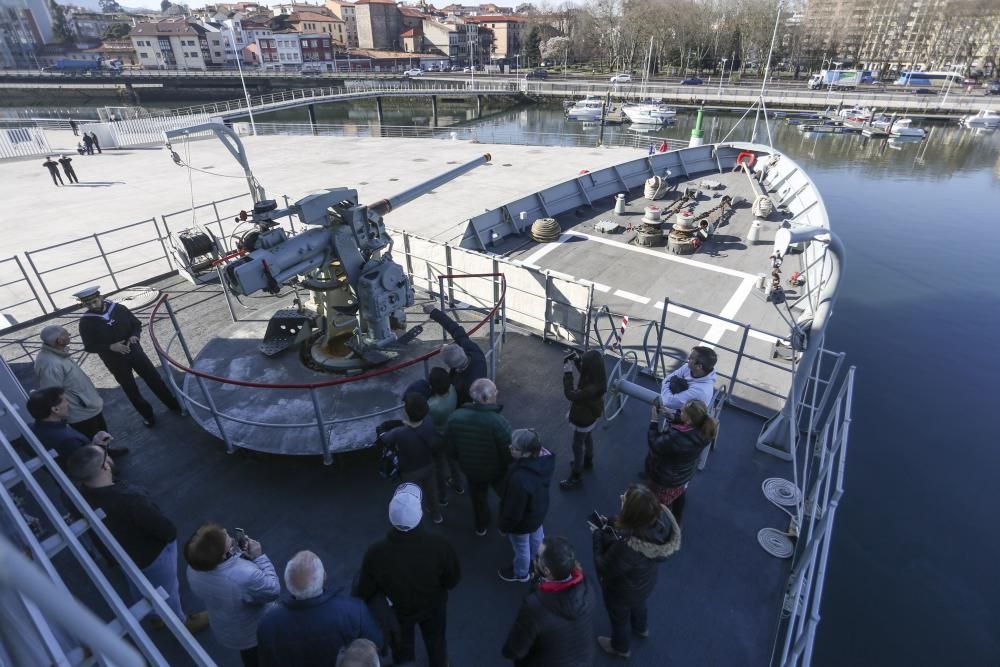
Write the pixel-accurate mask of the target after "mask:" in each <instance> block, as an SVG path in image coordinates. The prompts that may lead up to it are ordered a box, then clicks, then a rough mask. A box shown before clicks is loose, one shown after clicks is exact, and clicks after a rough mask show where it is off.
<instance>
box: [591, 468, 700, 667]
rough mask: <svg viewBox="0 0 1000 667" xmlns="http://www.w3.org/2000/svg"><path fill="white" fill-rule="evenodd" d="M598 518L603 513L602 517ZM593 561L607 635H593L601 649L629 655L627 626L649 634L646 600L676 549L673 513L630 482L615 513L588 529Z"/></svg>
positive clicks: (678, 541)
mask: <svg viewBox="0 0 1000 667" xmlns="http://www.w3.org/2000/svg"><path fill="white" fill-rule="evenodd" d="M602 518H603V517H602ZM591 530H592V531H593V542H594V565H595V566H596V568H597V578H598V581H600V583H601V592H602V593H603V594H604V608H605V609H606V610H607V612H608V618H609V619H610V620H611V636H610V637H598V638H597V643H598V645H599V646H600V647H601V649H603V650H604V651H605V652H606V653H609V654H611V655H614V656H618V657H620V658H627V657H629V651H630V649H629V625H630V624H631V628H632V632H633V633H635V634H636V635H638V636H640V637H648V636H649V618H648V614H647V612H646V600H647V599H649V596H650V595H651V594H652V592H653V589H654V588H656V579H657V572H658V565H659V564H660V563H662V562H663V561H664V560H666V559H667V557H668V556H671V555H673V554H674V553H675V552H676V551H677V550H678V549H680V547H681V531H680V527H679V526H678V525H677V522H676V521H675V520H674V517H673V515H672V514H671V513H670V510H668V509H667V508H666V507H664V506H663V505H661V504H660V502H659V501H658V500H657V499H656V496H655V495H653V492H652V491H650V490H649V489H647V488H646V487H644V486H640V485H633V486H630V487H629V488H628V489H627V490H626V491H625V493H624V494H623V495H622V509H621V512H620V513H619V514H618V516H616V517H612V518H611V519H604V521H603V522H602V525H599V526H596V527H595V526H593V525H592V527H591Z"/></svg>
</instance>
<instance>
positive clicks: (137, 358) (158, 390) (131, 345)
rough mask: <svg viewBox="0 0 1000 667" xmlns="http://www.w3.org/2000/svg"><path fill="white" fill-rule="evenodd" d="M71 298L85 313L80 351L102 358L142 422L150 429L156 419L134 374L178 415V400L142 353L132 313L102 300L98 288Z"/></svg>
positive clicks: (86, 290)
mask: <svg viewBox="0 0 1000 667" xmlns="http://www.w3.org/2000/svg"><path fill="white" fill-rule="evenodd" d="M73 296H75V297H76V298H77V299H79V300H80V302H81V303H83V305H84V306H85V307H86V308H87V312H85V313H84V314H83V315H82V316H81V317H80V339H81V340H82V341H83V349H84V350H86V351H87V352H96V353H97V355H98V356H99V357H100V358H101V361H103V362H104V365H105V366H106V367H107V369H108V370H109V371H111V375H113V376H114V378H115V380H117V381H118V384H119V385H120V386H121V388H122V391H124V392H125V395H126V396H127V397H128V400H129V401H131V403H132V406H133V407H135V409H136V411H138V413H139V414H140V415H142V423H143V424H145V425H146V426H152V425H153V424H155V423H156V418H155V417H154V415H153V406H151V405H150V404H149V403H148V402H147V401H146V399H144V398H143V397H142V394H140V393H139V387H138V385H136V382H135V376H134V375H133V373H138V374H139V377H141V378H142V379H143V381H145V383H146V386H148V387H149V388H150V389H152V390H153V393H154V394H156V396H157V398H159V399H160V401H162V402H163V404H164V405H165V406H167V407H168V408H170V409H171V410H173V411H174V412H180V411H181V406H180V404H179V403H178V402H177V399H176V398H174V395H173V394H172V393H170V389H168V388H167V385H166V383H165V382H164V381H163V378H161V377H160V374H159V372H157V370H156V367H155V366H153V363H152V362H151V361H150V360H149V357H147V356H146V353H145V352H143V350H142V345H141V344H140V343H139V334H140V333H142V324H140V323H139V320H138V318H136V316H135V315H133V314H132V311H130V310H129V309H128V308H126V307H125V306H123V305H121V304H120V303H114V302H112V301H108V300H107V299H105V298H104V297H102V296H101V292H100V289H99V288H98V287H88V288H87V289H84V290H80V291H79V292H77V293H76V294H74V295H73Z"/></svg>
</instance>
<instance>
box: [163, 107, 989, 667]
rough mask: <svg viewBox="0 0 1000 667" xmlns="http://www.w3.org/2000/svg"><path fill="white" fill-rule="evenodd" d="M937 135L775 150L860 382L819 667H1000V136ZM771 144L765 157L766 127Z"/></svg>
mask: <svg viewBox="0 0 1000 667" xmlns="http://www.w3.org/2000/svg"><path fill="white" fill-rule="evenodd" d="M175 106H183V103H182V102H179V103H177V104H176V105H175ZM425 106H426V108H425ZM386 109H387V111H386V117H385V123H386V124H390V125H414V124H415V125H427V124H428V123H429V116H430V104H429V102H428V103H426V105H424V104H423V103H419V105H418V106H414V105H411V106H406V104H405V103H400V102H390V101H387V103H386ZM439 111H440V115H439V124H441V125H474V126H478V127H481V128H483V130H484V131H485V130H486V129H489V130H490V131H491V132H492V133H493V134H494V135H495V136H505V137H507V136H509V137H517V136H518V135H519V133H520V134H524V135H529V134H541V133H545V134H552V135H557V134H565V133H572V134H577V135H586V136H588V137H593V141H594V144H595V145H596V143H597V140H598V136H599V134H600V133H601V128H600V127H599V126H596V125H594V126H587V125H583V124H580V123H570V122H568V121H566V120H565V118H564V116H563V113H562V110H561V108H559V107H554V106H549V107H527V108H516V109H510V110H506V111H497V112H495V113H487V114H486V115H485V116H484V117H483V118H482V119H479V120H476V119H473V118H472V115H473V114H472V112H471V110H469V109H467V108H463V107H461V106H460V105H456V106H455V107H454V108H451V107H448V106H447V105H445V106H443V107H442V108H441V109H439ZM487 111H490V110H489V109H487ZM305 116H306V112H305V110H297V111H294V112H284V113H280V114H269V115H266V116H262V117H258V119H257V121H258V122H263V123H303V122H306V118H305ZM374 118H375V110H374V105H373V104H364V103H360V104H356V105H339V106H328V107H322V108H320V109H319V117H318V121H319V122H320V123H330V124H362V125H368V124H372V123H374V122H375V120H374ZM738 118H739V114H732V113H716V114H713V115H710V116H709V117H708V118H707V119H706V123H705V130H706V132H705V142H706V143H709V142H713V141H720V140H722V139H724V138H725V137H727V136H729V139H731V140H746V139H749V133H750V128H751V127H752V125H753V118H752V117H750V118H748V119H747V120H745V121H744V122H743V124H742V125H741V126H740V127H739V128H737V129H736V130H735V131H734V132H733V133H732V134H731V135H730V134H729V132H730V130H731V129H732V128H733V126H734V125H735V124H736V121H737V120H738ZM693 122H694V119H693V115H692V114H689V113H686V112H682V113H681V114H679V116H678V119H677V122H676V123H675V124H674V125H672V126H668V127H665V128H661V129H659V130H654V131H651V132H644V133H636V132H635V130H634V129H632V128H629V127H628V126H627V125H626V126H619V127H606V128H604V137H605V139H606V140H607V141H608V142H609V143H613V142H615V141H616V138H617V137H619V136H622V135H636V134H639V136H642V137H648V140H649V143H650V144H652V145H657V144H658V143H659V141H660V140H661V138H662V137H673V138H678V139H686V138H687V137H688V136H690V130H691V127H692V126H693ZM914 125H920V123H919V122H915V123H914ZM924 127H926V128H927V129H928V130H929V131H930V135H929V137H928V138H927V139H926V140H924V141H917V142H913V143H909V142H908V143H902V142H898V141H895V140H893V141H886V140H882V139H869V138H865V137H862V136H860V135H813V134H808V133H802V132H800V131H799V130H798V129H797V128H795V127H793V126H789V125H786V124H785V123H784V122H781V121H779V120H771V121H770V130H771V132H772V136H773V142H774V145H775V147H776V148H778V149H780V150H781V151H783V152H784V153H786V154H788V155H789V156H790V157H791V158H792V159H794V160H796V161H797V162H798V163H799V164H800V165H801V166H802V167H804V168H805V170H806V171H807V172H808V173H809V175H810V177H811V178H812V179H813V181H814V182H815V183H816V184H817V186H818V188H819V191H820V192H821V194H822V196H823V198H824V200H825V203H826V206H827V211H828V213H829V217H830V220H831V225H832V228H833V229H834V231H835V232H836V233H837V234H838V235H839V236H840V237H841V239H842V240H843V242H844V244H845V246H846V247H847V251H848V256H847V257H848V260H847V261H848V263H847V267H846V272H845V276H844V280H843V283H842V286H841V292H840V297H839V301H838V304H837V308H836V315H835V317H834V318H833V322H832V326H831V330H830V331H829V334H828V338H827V346H828V347H829V348H831V349H833V350H839V351H844V352H846V353H847V358H848V361H849V363H850V364H853V365H856V366H857V367H858V374H857V378H856V384H855V394H854V421H853V424H852V426H851V439H850V449H849V453H848V457H847V474H846V486H847V492H846V494H845V496H844V499H843V501H842V503H841V506H840V509H839V513H838V517H837V523H836V526H835V528H834V540H833V547H832V550H831V554H830V565H829V569H828V576H827V580H826V586H825V591H824V599H823V606H822V609H821V615H822V621H821V623H820V626H819V627H820V629H819V636H818V641H817V648H816V652H815V654H814V664H816V665H821V666H837V667H839V666H844V665H859V666H861V665H937V664H949V665H951V664H956V665H969V666H978V665H983V666H986V665H998V664H1000V635H998V633H997V631H996V630H997V627H998V622H1000V611H998V609H1000V605H998V602H997V601H998V600H1000V578H998V577H996V576H995V574H994V568H995V567H996V563H998V562H1000V535H998V533H997V532H996V531H995V530H994V529H991V528H990V526H991V525H994V524H993V523H992V520H993V518H994V511H995V508H996V506H997V491H996V488H997V487H996V484H995V478H996V476H997V471H998V470H1000V448H998V447H997V446H996V442H995V441H994V440H993V437H995V436H993V435H991V434H992V428H993V425H994V422H993V419H992V418H991V417H990V414H991V408H989V405H990V404H992V401H993V400H996V398H995V395H996V392H995V391H994V389H993V382H994V381H995V380H996V377H997V375H998V372H1000V346H998V345H997V344H996V342H995V340H994V339H995V337H996V332H997V331H1000V262H998V261H997V258H996V256H995V255H996V253H997V251H998V249H1000V225H998V224H997V221H998V219H1000V217H998V211H1000V132H996V133H992V134H991V133H981V132H976V131H972V130H966V129H962V128H959V127H957V126H955V125H954V124H936V125H935V124H926V125H924ZM758 141H759V142H761V143H766V142H767V132H766V130H765V128H764V126H763V124H762V125H761V126H760V127H759V128H758ZM431 145H432V144H430V143H429V144H428V146H429V147H430V146H431ZM581 168H586V165H581ZM991 397H993V398H991ZM746 446H747V447H751V446H752V443H749V442H748V443H746ZM724 454H725V453H724V452H722V455H724ZM706 474H711V470H709V471H708V472H707V473H706ZM761 527H763V526H761ZM686 528H687V529H688V530H692V531H701V530H712V527H711V526H689V527H688V526H686ZM723 641H724V640H723Z"/></svg>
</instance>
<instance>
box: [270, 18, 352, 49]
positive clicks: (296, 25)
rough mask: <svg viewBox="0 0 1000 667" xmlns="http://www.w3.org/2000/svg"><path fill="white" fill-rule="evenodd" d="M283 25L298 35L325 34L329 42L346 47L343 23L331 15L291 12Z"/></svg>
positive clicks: (345, 32) (345, 33)
mask: <svg viewBox="0 0 1000 667" xmlns="http://www.w3.org/2000/svg"><path fill="white" fill-rule="evenodd" d="M276 20H277V19H276ZM285 24H286V25H287V26H288V27H289V28H291V29H292V30H294V31H296V32H298V33H309V34H313V33H318V34H326V35H329V36H330V41H331V42H333V43H335V44H339V45H341V46H346V45H347V31H346V29H345V24H344V21H343V20H341V19H340V18H339V17H337V16H334V15H333V14H332V13H322V14H320V13H317V12H293V13H291V14H289V15H288V18H287V19H286V20H285Z"/></svg>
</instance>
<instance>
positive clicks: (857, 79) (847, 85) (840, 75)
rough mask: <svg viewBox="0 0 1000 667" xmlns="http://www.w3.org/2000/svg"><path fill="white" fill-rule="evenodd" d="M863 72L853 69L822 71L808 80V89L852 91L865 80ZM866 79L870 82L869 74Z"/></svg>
mask: <svg viewBox="0 0 1000 667" xmlns="http://www.w3.org/2000/svg"><path fill="white" fill-rule="evenodd" d="M864 74H865V73H864V72H861V71H860V70H855V69H822V70H820V71H819V74H813V75H812V77H811V78H810V79H809V89H810V90H819V89H821V88H832V89H833V90H853V89H854V88H857V87H858V84H859V83H861V82H863V81H864V80H865V77H864ZM867 79H868V80H869V81H871V79H872V77H871V72H868V77H867Z"/></svg>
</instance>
